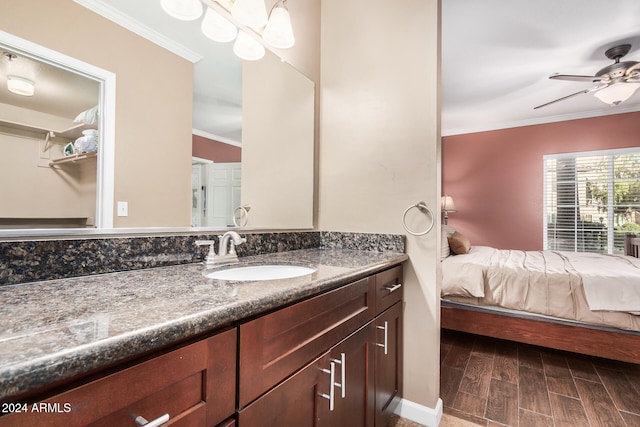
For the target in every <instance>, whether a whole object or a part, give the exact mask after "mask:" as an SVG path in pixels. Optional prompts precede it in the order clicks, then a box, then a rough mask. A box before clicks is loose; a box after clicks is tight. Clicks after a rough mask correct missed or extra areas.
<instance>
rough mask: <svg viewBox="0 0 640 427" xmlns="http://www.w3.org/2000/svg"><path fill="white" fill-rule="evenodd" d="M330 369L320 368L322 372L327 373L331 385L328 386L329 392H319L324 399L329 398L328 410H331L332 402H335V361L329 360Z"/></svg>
mask: <svg viewBox="0 0 640 427" xmlns="http://www.w3.org/2000/svg"><path fill="white" fill-rule="evenodd" d="M329 366H330V367H331V368H330V369H322V372H324V373H325V374H329V384H331V387H330V388H329V394H325V393H320V397H324V398H325V399H329V411H333V407H334V402H335V389H334V386H335V383H336V364H335V362H331V363H330V365H329Z"/></svg>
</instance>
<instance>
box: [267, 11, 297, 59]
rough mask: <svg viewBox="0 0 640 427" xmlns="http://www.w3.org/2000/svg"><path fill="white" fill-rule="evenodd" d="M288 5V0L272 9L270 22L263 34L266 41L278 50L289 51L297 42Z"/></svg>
mask: <svg viewBox="0 0 640 427" xmlns="http://www.w3.org/2000/svg"><path fill="white" fill-rule="evenodd" d="M286 3H287V0H280V1H278V2H276V4H275V5H274V6H273V8H271V13H270V14H269V22H267V26H266V27H265V29H264V32H263V33H262V38H263V39H264V41H265V42H267V43H268V44H269V45H271V46H273V47H276V48H278V49H288V48H290V47H292V46H293V45H294V44H295V42H296V39H295V37H294V35H293V28H292V27H291V15H289V9H288V8H287V4H286Z"/></svg>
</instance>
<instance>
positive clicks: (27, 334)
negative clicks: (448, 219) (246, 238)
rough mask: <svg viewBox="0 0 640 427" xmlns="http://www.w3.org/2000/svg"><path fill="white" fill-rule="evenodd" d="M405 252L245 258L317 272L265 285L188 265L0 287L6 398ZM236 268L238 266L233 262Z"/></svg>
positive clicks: (1, 376) (339, 280) (337, 281)
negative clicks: (222, 276)
mask: <svg viewBox="0 0 640 427" xmlns="http://www.w3.org/2000/svg"><path fill="white" fill-rule="evenodd" d="M406 259H407V256H406V255H405V254H402V253H390V252H369V251H357V250H344V249H303V250H296V251H289V252H279V253H274V254H268V255H259V256H251V257H245V258H241V264H247V263H285V264H286V263H290V264H296V265H305V266H311V267H314V268H316V269H317V271H316V272H315V273H313V274H312V275H308V276H303V277H298V278H291V279H282V280H269V281H260V282H232V281H222V280H213V279H208V278H206V277H204V275H203V272H204V266H203V265H202V264H186V265H178V266H170V267H158V268H149V269H144V270H134V271H125V272H118V273H108V274H100V275H93V276H83V277H75V278H70V279H59V280H50V281H42V282H32V283H24V284H18V285H7V286H0V400H7V399H8V398H10V397H11V396H18V395H21V394H24V393H26V392H28V391H29V390H33V389H36V388H40V387H43V386H46V385H48V384H51V383H54V382H59V381H63V380H65V379H67V378H72V377H77V376H79V375H82V374H84V373H88V372H92V371H96V370H98V369H100V368H101V367H106V366H108V365H113V364H114V363H116V362H118V361H121V360H125V359H128V358H131V357H135V356H136V355H141V354H143V353H147V352H149V351H153V350H155V349H160V348H162V347H166V346H168V345H171V344H172V343H177V342H180V341H183V340H186V339H188V338H190V337H193V336H197V335H199V334H202V333H205V332H207V331H212V330H215V329H219V328H223V327H226V326H230V325H233V324H234V323H235V322H237V321H240V320H242V319H244V318H247V317H251V316H255V315H258V314H260V313H264V312H267V311H269V310H273V309H275V308H278V307H280V306H282V305H285V304H288V303H291V302H294V301H297V300H300V299H303V298H305V297H308V296H311V295H314V294H318V293H321V292H323V291H325V290H328V289H331V288H333V287H336V286H338V285H341V284H345V283H348V282H350V281H353V280H357V279H359V278H362V277H365V276H368V275H370V274H372V273H375V272H377V271H380V270H382V269H384V268H386V267H388V266H391V265H394V264H398V263H401V262H403V261H405V260H406ZM236 265H237V264H236Z"/></svg>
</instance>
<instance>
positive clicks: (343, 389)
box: [331, 353, 347, 399]
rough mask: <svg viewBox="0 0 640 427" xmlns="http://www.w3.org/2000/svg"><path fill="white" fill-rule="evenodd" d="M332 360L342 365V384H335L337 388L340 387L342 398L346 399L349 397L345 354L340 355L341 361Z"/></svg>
mask: <svg viewBox="0 0 640 427" xmlns="http://www.w3.org/2000/svg"><path fill="white" fill-rule="evenodd" d="M331 360H332V361H333V362H334V363H337V364H338V365H340V380H341V381H342V383H335V386H336V387H340V397H342V398H343V399H344V398H345V397H346V396H347V377H346V376H345V374H346V371H347V359H346V356H345V354H344V353H340V360H338V359H331Z"/></svg>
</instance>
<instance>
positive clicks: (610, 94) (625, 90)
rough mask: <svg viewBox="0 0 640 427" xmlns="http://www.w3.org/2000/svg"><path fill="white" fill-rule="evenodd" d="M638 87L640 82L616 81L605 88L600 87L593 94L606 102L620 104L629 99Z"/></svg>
mask: <svg viewBox="0 0 640 427" xmlns="http://www.w3.org/2000/svg"><path fill="white" fill-rule="evenodd" d="M638 87H640V83H629V82H626V83H614V84H612V85H610V86H607V87H605V88H604V89H600V90H599V91H597V92H596V93H594V94H593V95H594V96H595V97H596V98H598V99H599V100H600V101H602V102H604V103H605V104H609V105H619V104H620V103H622V102H624V101H626V100H627V99H629V98H630V97H631V95H633V94H634V93H635V91H636V90H637V89H638Z"/></svg>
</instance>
